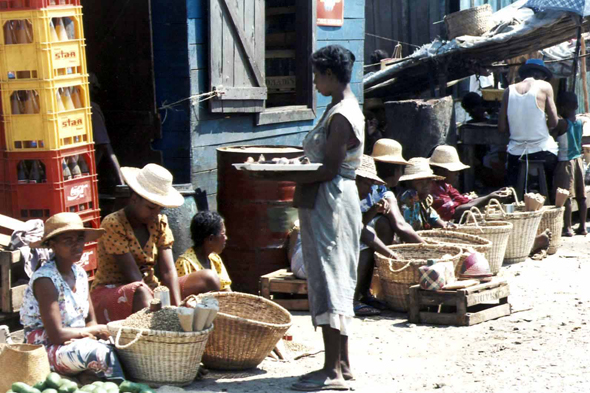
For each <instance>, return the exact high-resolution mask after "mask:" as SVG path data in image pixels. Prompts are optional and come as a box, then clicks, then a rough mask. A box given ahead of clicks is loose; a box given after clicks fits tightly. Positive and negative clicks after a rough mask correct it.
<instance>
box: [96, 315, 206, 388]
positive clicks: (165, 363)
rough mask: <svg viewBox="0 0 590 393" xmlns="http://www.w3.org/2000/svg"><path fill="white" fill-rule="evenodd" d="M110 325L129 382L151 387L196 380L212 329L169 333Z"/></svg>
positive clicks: (187, 382)
mask: <svg viewBox="0 0 590 393" xmlns="http://www.w3.org/2000/svg"><path fill="white" fill-rule="evenodd" d="M122 324H123V321H115V322H109V323H108V324H107V329H108V330H109V333H110V334H111V336H112V337H114V342H115V348H116V349H117V354H118V355H119V358H120V359H121V362H122V363H123V366H124V368H125V372H126V373H127V376H128V377H129V378H130V379H133V380H134V381H137V382H142V383H147V384H148V385H150V386H152V387H159V386H162V385H173V386H186V385H189V384H190V383H191V382H193V381H194V379H195V377H196V376H197V372H198V370H199V364H200V363H201V356H202V355H203V352H205V346H206V344H207V339H208V338H209V334H210V333H211V331H212V330H213V326H212V327H210V328H209V329H207V330H203V331H200V332H167V331H161V330H149V329H136V328H132V327H126V326H123V325H122Z"/></svg>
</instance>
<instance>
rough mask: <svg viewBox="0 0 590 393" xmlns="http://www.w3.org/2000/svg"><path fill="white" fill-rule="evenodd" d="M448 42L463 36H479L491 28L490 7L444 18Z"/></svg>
mask: <svg viewBox="0 0 590 393" xmlns="http://www.w3.org/2000/svg"><path fill="white" fill-rule="evenodd" d="M444 20H445V25H446V27H447V33H448V36H449V40H452V39H453V38H457V37H461V36H464V35H470V36H475V37H478V36H481V35H483V34H485V33H487V32H488V31H489V30H490V29H491V28H492V27H493V26H492V7H491V6H490V5H489V4H484V5H481V6H478V7H473V8H469V9H466V10H463V11H459V12H453V13H452V14H449V15H447V16H445V19H444Z"/></svg>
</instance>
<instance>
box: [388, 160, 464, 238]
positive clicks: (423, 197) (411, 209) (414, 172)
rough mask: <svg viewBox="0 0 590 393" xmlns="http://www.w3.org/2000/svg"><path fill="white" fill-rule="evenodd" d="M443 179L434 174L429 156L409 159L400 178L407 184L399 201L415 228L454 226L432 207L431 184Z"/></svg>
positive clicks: (406, 216) (405, 216) (405, 217)
mask: <svg viewBox="0 0 590 393" xmlns="http://www.w3.org/2000/svg"><path fill="white" fill-rule="evenodd" d="M443 179H444V177H442V176H436V175H435V174H434V172H433V171H432V169H431V168H430V165H429V164H428V158H422V157H417V158H412V159H411V160H410V161H408V166H406V168H405V170H404V175H403V176H402V177H400V179H399V180H400V182H405V186H406V189H405V190H404V191H402V192H401V193H400V197H399V203H400V206H401V211H402V213H403V215H404V219H405V220H406V221H407V222H408V223H409V224H410V225H411V226H412V228H414V229H415V230H417V231H419V230H427V229H433V228H450V227H453V225H452V224H451V223H448V222H445V221H443V220H442V219H441V218H440V216H439V215H438V214H437V213H436V210H434V209H433V208H432V196H431V195H430V188H431V184H432V182H433V181H436V180H443Z"/></svg>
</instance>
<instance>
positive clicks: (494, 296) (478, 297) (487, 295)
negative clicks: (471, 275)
mask: <svg viewBox="0 0 590 393" xmlns="http://www.w3.org/2000/svg"><path fill="white" fill-rule="evenodd" d="M508 295H510V288H509V287H508V285H503V286H501V287H498V288H492V289H488V290H486V291H484V292H481V293H474V294H471V295H467V296H466V298H465V300H466V305H467V307H471V306H475V305H476V304H481V303H487V302H491V301H495V300H499V299H503V298H506V297H508Z"/></svg>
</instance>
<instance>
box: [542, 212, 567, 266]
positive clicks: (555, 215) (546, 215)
mask: <svg viewBox="0 0 590 393" xmlns="http://www.w3.org/2000/svg"><path fill="white" fill-rule="evenodd" d="M564 211H565V207H563V206H562V207H555V206H545V207H543V218H542V219H541V223H540V224H539V229H538V230H537V235H540V234H541V233H543V232H544V231H545V229H549V230H550V231H551V234H552V235H551V242H549V248H548V249H547V254H549V255H553V254H555V253H556V252H557V249H558V248H559V247H561V232H562V231H563V212H564Z"/></svg>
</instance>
